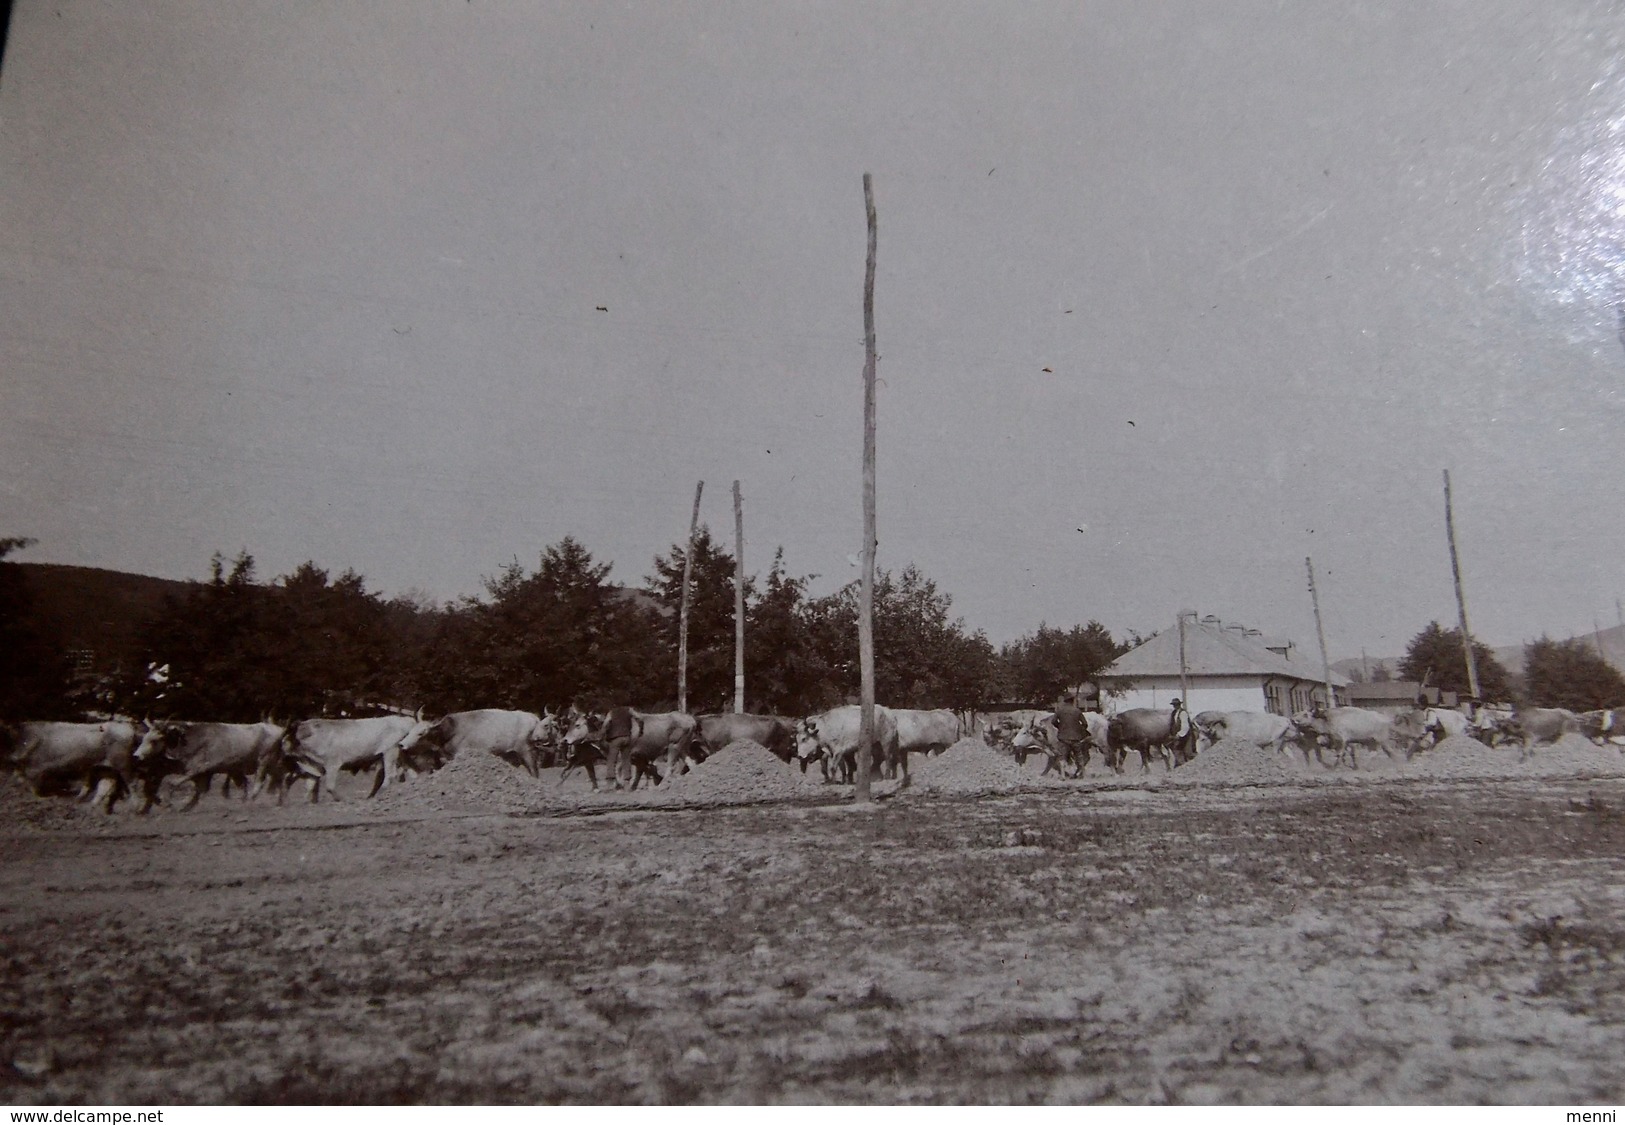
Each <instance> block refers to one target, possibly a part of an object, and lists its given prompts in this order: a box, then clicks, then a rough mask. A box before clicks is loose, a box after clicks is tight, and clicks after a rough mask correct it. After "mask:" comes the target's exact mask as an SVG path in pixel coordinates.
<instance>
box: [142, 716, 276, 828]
mask: <svg viewBox="0 0 1625 1125" xmlns="http://www.w3.org/2000/svg"><path fill="white" fill-rule="evenodd" d="M285 733H286V732H285V731H284V730H283V728H281V727H279V726H277V725H276V724H275V723H177V722H162V723H155V724H154V725H153V726H152V728H151V729H150V730H148V731H147V733H146V735H145V736H144V737H143V738H142V739H141V742H140V744H139V745H138V746H137V747H136V748H135V760H136V763H137V768H138V769H139V770H140V772H141V774H142V777H143V780H144V781H145V782H146V786H145V788H146V798H145V802H144V803H143V805H142V807H141V811H142V812H146V811H147V810H148V809H150V808H151V807H152V805H153V802H154V800H155V799H156V797H157V793H158V783H159V781H160V779H161V778H163V777H164V776H165V775H168V774H179V775H180V777H181V779H182V780H184V781H186V782H189V783H190V784H191V786H192V795H191V797H190V798H189V799H188V800H187V802H186V804H185V805H184V806H182V808H183V811H184V810H185V809H190V808H192V807H193V806H194V805H196V804H197V803H198V800H199V799H200V798H202V796H203V794H204V793H206V792H207V791H208V789H209V785H210V783H211V782H213V780H214V778H215V777H216V776H217V775H218V776H220V777H223V778H224V779H225V780H224V782H223V783H222V785H221V791H222V793H227V794H229V793H230V791H231V785H232V783H233V782H236V784H237V785H238V786H239V787H240V788H241V789H242V796H243V799H244V800H245V801H246V800H247V799H248V796H249V779H250V778H254V777H259V776H260V775H261V774H262V773H263V772H265V771H267V770H268V769H269V768H271V765H272V762H273V760H274V758H275V757H276V756H277V755H279V754H280V753H281V752H282V747H281V744H282V739H283V736H284V734H285Z"/></svg>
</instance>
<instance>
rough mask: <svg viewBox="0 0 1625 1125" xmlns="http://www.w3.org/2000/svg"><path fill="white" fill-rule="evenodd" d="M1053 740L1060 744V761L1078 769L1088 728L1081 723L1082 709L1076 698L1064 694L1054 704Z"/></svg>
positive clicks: (1069, 694)
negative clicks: (1069, 763)
mask: <svg viewBox="0 0 1625 1125" xmlns="http://www.w3.org/2000/svg"><path fill="white" fill-rule="evenodd" d="M1050 721H1051V722H1052V723H1054V724H1055V740H1056V741H1057V742H1059V743H1060V744H1061V760H1062V761H1063V762H1071V763H1072V764H1073V765H1074V767H1078V766H1079V763H1081V762H1082V761H1083V744H1084V741H1085V740H1086V739H1087V738H1088V737H1089V728H1088V726H1086V725H1085V724H1084V721H1083V709H1082V708H1080V707H1079V706H1078V701H1077V696H1075V695H1073V694H1072V693H1071V692H1066V693H1064V694H1063V695H1062V696H1061V698H1060V699H1059V700H1057V701H1056V703H1055V717H1054V718H1053V719H1051V720H1050Z"/></svg>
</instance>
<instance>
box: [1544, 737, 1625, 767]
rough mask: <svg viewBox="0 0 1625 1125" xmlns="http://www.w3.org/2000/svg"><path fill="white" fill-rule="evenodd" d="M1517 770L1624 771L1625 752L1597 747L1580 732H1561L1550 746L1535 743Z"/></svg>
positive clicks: (1615, 748) (1609, 747) (1616, 748)
mask: <svg viewBox="0 0 1625 1125" xmlns="http://www.w3.org/2000/svg"><path fill="white" fill-rule="evenodd" d="M1518 772H1520V773H1526V774H1535V775H1536V776H1539V777H1572V776H1574V775H1575V774H1582V773H1586V774H1607V775H1610V776H1613V775H1620V774H1625V755H1621V754H1620V752H1619V747H1617V746H1598V745H1597V744H1596V743H1594V742H1592V741H1591V740H1590V739H1588V738H1586V737H1585V736H1584V735H1579V734H1565V735H1564V736H1563V737H1562V738H1560V739H1558V740H1557V741H1556V742H1554V743H1552V744H1551V745H1550V746H1536V747H1533V748H1531V749H1530V751H1529V760H1528V761H1526V762H1524V763H1523V764H1522V765H1521V766H1520V767H1519V768H1518Z"/></svg>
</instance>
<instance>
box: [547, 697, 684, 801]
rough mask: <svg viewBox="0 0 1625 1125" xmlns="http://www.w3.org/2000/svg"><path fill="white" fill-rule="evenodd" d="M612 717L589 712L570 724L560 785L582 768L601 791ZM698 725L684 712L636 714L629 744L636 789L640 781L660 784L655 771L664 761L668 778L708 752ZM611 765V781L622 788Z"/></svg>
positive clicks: (594, 786) (566, 735) (633, 781)
mask: <svg viewBox="0 0 1625 1125" xmlns="http://www.w3.org/2000/svg"><path fill="white" fill-rule="evenodd" d="M608 718H609V716H608V714H603V715H595V714H592V713H587V714H583V715H580V716H578V717H577V718H576V720H575V721H574V722H573V723H571V724H570V728H569V730H568V731H566V732H565V735H564V745H565V753H566V764H565V767H564V771H563V772H562V773H561V774H560V775H559V784H560V785H563V784H564V779H565V778H566V777H568V776H569V775H570V773H571V771H573V770H574V769H576V768H577V767H580V768H583V769H585V770H586V771H587V780H589V781H590V782H592V787H593V788H594V789H597V788H598V776H597V772H596V769H595V767H596V765H597V763H598V762H600V761H606V762H607V761H608V757H609V755H608V747H606V746H605V745H604V743H603V731H604V723H605V722H606V721H607V720H608ZM698 725H699V724H698V723H697V722H696V721H695V718H694V716H693V715H690V714H688V713H686V712H683V711H658V712H647V713H646V712H643V711H633V712H632V736H631V738H630V740H629V741H628V744H627V753H628V755H629V756H630V758H631V765H632V788H633V789H636V788H637V787H638V782H639V781H641V780H643V779H644V778H647V779H649V781H650V782H651V783H657V782H659V780H660V775H659V774H657V773H656V772H655V770H654V766H655V763H657V762H661V761H664V763H665V776H666V777H670V776H672V774H673V773H675V772H676V771H677V770H678V768H679V767H682V768H683V769H687V768H688V767H690V766H692V765H693V764H694V762H695V761H696V760H697V759H696V755H699V756H701V757H703V754H704V750H703V748H702V747H699V746H698V745H697V743H698V738H699V733H698ZM608 764H609V767H610V779H611V780H612V781H613V782H614V783H615V785H616V786H619V785H620V781H619V780H618V779H617V778H616V777H615V763H614V762H608Z"/></svg>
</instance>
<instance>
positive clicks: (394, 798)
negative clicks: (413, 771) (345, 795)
mask: <svg viewBox="0 0 1625 1125" xmlns="http://www.w3.org/2000/svg"><path fill="white" fill-rule="evenodd" d="M549 796H550V794H548V792H547V790H546V788H545V787H544V786H542V785H540V784H539V783H537V781H536V780H535V779H534V778H532V777H531V776H530V775H529V774H528V773H526V772H525V771H524V770H522V769H519V768H518V767H517V766H510V765H509V764H508V763H507V762H504V761H503V760H502V759H501V758H498V757H497V756H496V755H494V754H487V753H483V752H481V751H474V752H472V753H468V754H458V755H457V756H456V757H455V758H453V759H452V760H451V761H449V762H447V763H446V764H445V765H443V766H441V767H440V768H439V769H437V770H435V771H434V772H433V773H430V774H422V775H420V776H418V777H412V778H408V779H407V780H405V781H403V782H401V783H399V784H397V785H391V786H389V787H388V788H387V789H385V790H383V791H382V792H381V793H379V794H378V797H377V800H376V802H372V803H375V804H376V805H377V806H378V807H379V808H380V809H387V810H389V811H391V812H401V811H408V810H409V811H414V812H490V813H508V812H526V811H529V810H531V809H534V808H537V807H538V806H541V805H544V804H548V803H549Z"/></svg>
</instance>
